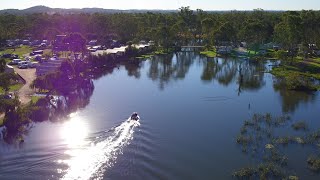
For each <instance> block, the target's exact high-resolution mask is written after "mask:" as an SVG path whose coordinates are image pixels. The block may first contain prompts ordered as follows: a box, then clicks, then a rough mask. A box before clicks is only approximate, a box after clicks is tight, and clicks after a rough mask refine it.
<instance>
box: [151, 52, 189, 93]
mask: <svg viewBox="0 0 320 180" xmlns="http://www.w3.org/2000/svg"><path fill="white" fill-rule="evenodd" d="M194 56H195V54H194V53H189V52H187V53H186V52H180V53H176V54H170V55H165V56H156V57H155V58H154V59H153V60H152V61H150V70H149V72H148V76H149V77H150V78H151V79H152V80H153V81H159V88H160V89H161V90H163V89H164V88H165V86H166V84H168V83H170V81H171V80H174V81H176V80H182V79H184V78H185V76H186V74H187V73H188V71H189V68H190V65H191V64H192V63H193V62H194V61H193V59H195V57H194Z"/></svg>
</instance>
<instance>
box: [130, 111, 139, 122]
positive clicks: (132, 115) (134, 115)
mask: <svg viewBox="0 0 320 180" xmlns="http://www.w3.org/2000/svg"><path fill="white" fill-rule="evenodd" d="M139 119H140V117H139V115H138V113H137V112H134V113H132V114H131V116H130V120H134V121H138V120H139Z"/></svg>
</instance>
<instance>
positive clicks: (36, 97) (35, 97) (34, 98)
mask: <svg viewBox="0 0 320 180" xmlns="http://www.w3.org/2000/svg"><path fill="white" fill-rule="evenodd" d="M42 98H43V97H41V96H32V97H31V102H32V103H33V104H35V103H37V102H38V101H39V100H40V99H42Z"/></svg>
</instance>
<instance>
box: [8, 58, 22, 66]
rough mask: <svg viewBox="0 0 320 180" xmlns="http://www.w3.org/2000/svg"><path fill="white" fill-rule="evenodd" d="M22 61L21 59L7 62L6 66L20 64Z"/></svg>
mask: <svg viewBox="0 0 320 180" xmlns="http://www.w3.org/2000/svg"><path fill="white" fill-rule="evenodd" d="M21 61H22V60H21V59H13V60H12V61H11V62H9V63H8V64H9V65H17V64H19V63H20V62H21Z"/></svg>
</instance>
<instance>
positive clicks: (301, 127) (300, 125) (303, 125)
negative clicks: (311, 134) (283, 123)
mask: <svg viewBox="0 0 320 180" xmlns="http://www.w3.org/2000/svg"><path fill="white" fill-rule="evenodd" d="M291 127H292V128H293V129H294V130H307V128H308V126H307V124H306V122H304V121H299V122H296V123H294V124H292V125H291Z"/></svg>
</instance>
